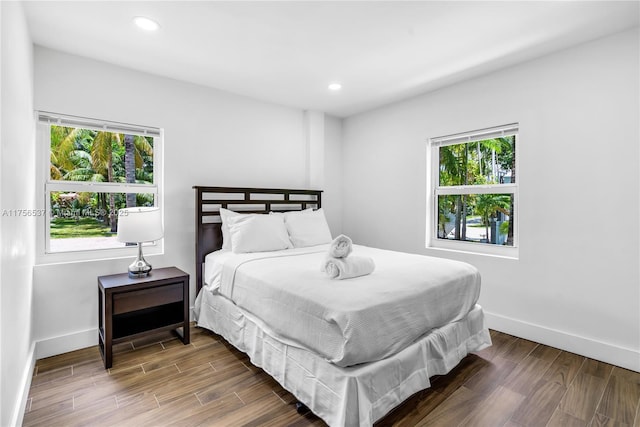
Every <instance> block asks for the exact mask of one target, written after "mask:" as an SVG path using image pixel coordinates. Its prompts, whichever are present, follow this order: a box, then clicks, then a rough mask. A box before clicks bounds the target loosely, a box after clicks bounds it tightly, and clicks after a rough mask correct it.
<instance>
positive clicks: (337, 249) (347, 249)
mask: <svg viewBox="0 0 640 427" xmlns="http://www.w3.org/2000/svg"><path fill="white" fill-rule="evenodd" d="M352 246H353V242H352V241H351V239H350V238H349V237H348V236H345V235H344V234H341V235H339V236H338V237H336V238H335V239H333V242H331V245H330V246H329V256H331V257H333V258H346V257H347V256H348V255H349V254H350V253H351V250H352V249H353V247H352Z"/></svg>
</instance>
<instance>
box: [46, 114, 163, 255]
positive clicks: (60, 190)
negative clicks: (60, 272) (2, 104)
mask: <svg viewBox="0 0 640 427" xmlns="http://www.w3.org/2000/svg"><path fill="white" fill-rule="evenodd" d="M38 140H39V143H40V144H41V145H40V146H41V147H42V148H43V150H42V153H43V158H42V159H41V162H40V163H41V165H42V167H40V168H39V169H40V174H41V177H42V182H44V193H43V194H42V195H41V196H42V200H43V209H41V213H42V216H43V218H44V219H45V220H44V224H43V225H44V227H43V228H44V233H43V235H44V239H40V238H39V239H38V241H39V245H40V247H41V249H42V251H41V252H43V253H44V254H56V253H65V252H74V253H76V254H77V253H79V252H87V251H100V252H101V253H100V255H98V256H104V255H105V251H109V250H110V251H113V250H122V249H123V248H126V247H127V245H126V244H124V243H121V242H118V241H117V240H116V235H117V230H118V210H119V209H122V208H125V207H133V206H161V204H160V194H161V193H160V188H159V183H160V182H161V180H160V173H161V168H160V167H159V166H160V164H161V161H160V157H161V144H162V132H161V130H160V129H157V128H148V127H142V126H133V125H125V124H119V123H113V122H106V121H99V120H94V119H85V118H79V117H73V116H63V115H59V114H52V113H46V112H39V113H38ZM129 250H131V248H129Z"/></svg>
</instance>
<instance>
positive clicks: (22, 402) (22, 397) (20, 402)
mask: <svg viewBox="0 0 640 427" xmlns="http://www.w3.org/2000/svg"><path fill="white" fill-rule="evenodd" d="M35 348H36V343H35V342H33V343H32V344H31V348H30V349H29V355H28V356H27V360H26V363H25V366H24V372H23V373H22V378H21V379H20V384H21V385H22V393H19V394H18V396H16V402H15V404H14V406H13V414H12V415H11V424H10V425H12V426H21V425H22V421H23V419H24V411H25V409H26V407H27V399H28V398H29V389H30V388H31V379H32V378H33V370H34V369H35V366H36V356H35Z"/></svg>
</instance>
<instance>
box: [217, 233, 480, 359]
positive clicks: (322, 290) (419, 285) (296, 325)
mask: <svg viewBox="0 0 640 427" xmlns="http://www.w3.org/2000/svg"><path fill="white" fill-rule="evenodd" d="M327 250H328V245H321V246H315V247H310V248H299V249H289V250H285V251H275V252H263V253H253V254H233V253H231V252H229V251H217V252H215V253H213V254H210V255H208V256H207V259H206V264H205V283H206V289H207V290H208V291H210V292H212V293H214V294H216V293H220V294H221V295H223V296H225V297H227V298H228V299H230V300H232V301H233V302H234V303H235V304H236V305H237V306H238V307H240V308H242V309H243V310H246V311H247V312H248V313H250V314H253V315H254V316H256V317H257V318H259V319H261V320H262V321H263V322H264V323H265V324H267V325H269V328H270V330H271V331H273V333H274V334H275V335H276V336H277V337H278V338H279V339H280V340H282V341H283V342H286V343H287V344H289V345H293V346H298V347H301V348H304V349H308V350H311V351H312V352H314V353H316V354H318V355H319V356H321V357H322V358H324V359H326V360H327V361H329V362H331V363H333V364H335V365H337V366H341V367H346V366H352V365H356V364H359V363H365V362H371V361H376V360H381V359H383V358H385V357H387V356H389V355H392V354H395V353H397V352H398V351H400V350H402V349H404V348H405V347H407V346H408V345H410V344H411V343H413V342H415V341H416V340H418V339H419V338H420V337H422V336H424V335H425V334H427V333H428V332H429V331H431V330H432V329H434V328H439V327H442V326H444V325H446V324H448V323H451V322H455V321H457V320H459V319H462V318H464V317H465V316H466V315H467V313H469V311H471V310H472V309H473V307H474V306H475V304H476V302H477V300H478V296H479V293H480V275H479V273H478V271H477V270H476V269H475V268H474V267H473V266H471V265H469V264H466V263H462V262H458V261H452V260H446V259H441V258H433V257H426V256H421V255H413V254H407V253H401V252H394V251H387V250H381V249H374V248H369V247H364V246H358V245H354V248H353V254H355V255H362V256H369V257H371V258H372V259H373V260H374V262H375V266H376V269H375V271H374V272H373V273H372V274H370V275H367V276H363V277H357V278H353V279H348V280H339V281H338V280H331V279H329V278H328V277H327V276H326V275H325V274H324V273H322V272H321V271H320V266H321V264H322V261H323V259H324V257H325V256H326V253H327Z"/></svg>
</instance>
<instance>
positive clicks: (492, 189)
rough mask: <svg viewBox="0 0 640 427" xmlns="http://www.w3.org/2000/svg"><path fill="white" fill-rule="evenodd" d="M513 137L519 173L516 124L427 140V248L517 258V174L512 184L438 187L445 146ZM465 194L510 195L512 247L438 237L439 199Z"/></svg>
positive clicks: (518, 135) (518, 142)
mask: <svg viewBox="0 0 640 427" xmlns="http://www.w3.org/2000/svg"><path fill="white" fill-rule="evenodd" d="M511 135H515V136H516V150H515V164H516V172H517V173H518V172H519V170H520V169H519V162H518V157H519V152H520V150H519V147H520V146H521V137H520V133H519V124H518V123H513V124H509V125H504V126H497V127H492V128H487V129H480V130H476V131H471V132H464V133H458V134H453V135H447V136H441V137H437V138H430V139H429V140H428V143H427V166H428V168H427V209H428V211H427V215H426V217H427V218H426V221H427V224H426V230H427V235H426V239H425V240H426V247H427V248H432V249H439V250H449V251H456V252H466V253H473V254H482V255H493V256H499V257H506V258H516V259H517V258H518V254H519V249H518V248H519V246H518V245H519V234H520V233H519V232H518V226H519V221H518V213H519V207H518V185H519V183H520V176H522V175H521V174H520V173H518V176H517V178H516V182H515V183H508V184H487V185H455V186H440V185H439V183H440V174H439V172H440V151H439V148H440V147H443V146H447V145H455V144H461V143H471V142H475V141H482V140H484V139H491V138H497V137H502V136H511ZM467 194H511V195H512V196H513V210H514V212H512V215H511V216H510V217H509V221H513V246H504V245H496V244H492V243H478V242H467V241H462V240H449V239H441V238H438V196H443V195H467Z"/></svg>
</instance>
